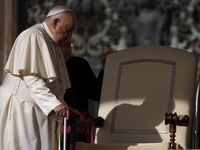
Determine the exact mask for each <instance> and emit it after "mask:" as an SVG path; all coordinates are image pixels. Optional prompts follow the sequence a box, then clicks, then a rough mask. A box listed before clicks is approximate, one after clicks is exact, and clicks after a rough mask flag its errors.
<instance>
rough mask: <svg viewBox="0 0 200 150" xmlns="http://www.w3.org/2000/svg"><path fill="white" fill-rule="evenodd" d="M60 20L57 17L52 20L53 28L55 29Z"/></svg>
mask: <svg viewBox="0 0 200 150" xmlns="http://www.w3.org/2000/svg"><path fill="white" fill-rule="evenodd" d="M59 22H60V20H59V19H58V18H56V19H54V20H53V22H52V24H53V25H52V27H53V29H56V28H57V26H58V24H59Z"/></svg>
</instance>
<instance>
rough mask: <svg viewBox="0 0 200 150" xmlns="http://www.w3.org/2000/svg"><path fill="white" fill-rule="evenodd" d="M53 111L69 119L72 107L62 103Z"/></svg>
mask: <svg viewBox="0 0 200 150" xmlns="http://www.w3.org/2000/svg"><path fill="white" fill-rule="evenodd" d="M53 111H54V112H55V113H56V115H57V116H60V117H67V120H69V116H70V108H69V107H68V106H67V105H64V104H60V105H58V106H57V107H55V108H54V109H53Z"/></svg>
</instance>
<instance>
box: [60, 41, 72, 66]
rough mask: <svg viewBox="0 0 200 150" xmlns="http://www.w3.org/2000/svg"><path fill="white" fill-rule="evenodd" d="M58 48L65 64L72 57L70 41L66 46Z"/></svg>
mask: <svg viewBox="0 0 200 150" xmlns="http://www.w3.org/2000/svg"><path fill="white" fill-rule="evenodd" d="M60 48H61V50H62V53H63V56H64V58H65V62H67V61H68V60H69V58H70V57H71V55H72V43H71V40H70V42H67V43H66V44H64V45H62V46H61V47H60Z"/></svg>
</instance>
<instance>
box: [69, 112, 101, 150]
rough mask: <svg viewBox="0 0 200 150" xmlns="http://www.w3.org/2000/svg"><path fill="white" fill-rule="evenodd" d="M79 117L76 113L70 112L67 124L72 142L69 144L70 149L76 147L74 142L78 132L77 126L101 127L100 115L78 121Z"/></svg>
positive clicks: (72, 149) (73, 149)
mask: <svg viewBox="0 0 200 150" xmlns="http://www.w3.org/2000/svg"><path fill="white" fill-rule="evenodd" d="M79 119H80V117H79V116H78V115H77V114H71V116H70V120H69V124H70V125H71V138H72V143H71V146H70V150H75V149H76V142H77V134H78V127H79V126H82V127H91V126H94V127H96V128H97V127H103V125H104V119H103V118H102V117H90V118H88V119H87V120H83V121H82V122H80V123H79Z"/></svg>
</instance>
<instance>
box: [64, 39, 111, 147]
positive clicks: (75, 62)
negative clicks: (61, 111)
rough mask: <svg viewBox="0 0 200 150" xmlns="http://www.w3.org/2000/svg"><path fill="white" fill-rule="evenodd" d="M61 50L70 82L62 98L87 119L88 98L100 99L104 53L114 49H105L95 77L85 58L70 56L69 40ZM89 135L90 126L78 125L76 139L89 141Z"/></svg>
mask: <svg viewBox="0 0 200 150" xmlns="http://www.w3.org/2000/svg"><path fill="white" fill-rule="evenodd" d="M61 50H62V52H63V55H64V58H65V62H66V67H67V70H68V74H69V78H70V82H71V88H69V89H67V91H66V93H65V98H64V100H65V101H66V102H67V104H68V105H69V107H71V108H76V109H78V110H79V111H80V112H81V113H82V116H83V119H87V118H89V117H90V113H89V111H88V99H91V100H94V101H99V100H100V95H101V87H102V80H103V74H104V69H103V68H104V65H105V60H106V55H107V54H110V53H112V52H114V51H107V52H106V54H105V55H104V56H103V57H102V59H101V63H102V69H101V70H100V73H99V75H98V77H97V76H96V75H95V74H94V72H93V70H92V69H91V67H90V65H89V63H88V62H87V61H86V60H85V59H83V58H81V57H74V56H71V55H72V48H71V42H70V41H69V42H68V43H67V44H65V45H63V46H62V47H61ZM68 133H70V126H68ZM90 135H91V128H90V129H88V128H86V127H79V133H78V139H77V140H78V141H83V142H87V143H90V142H91V137H90ZM67 139H68V143H69V139H70V134H68V136H67ZM68 145H69V144H68Z"/></svg>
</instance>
